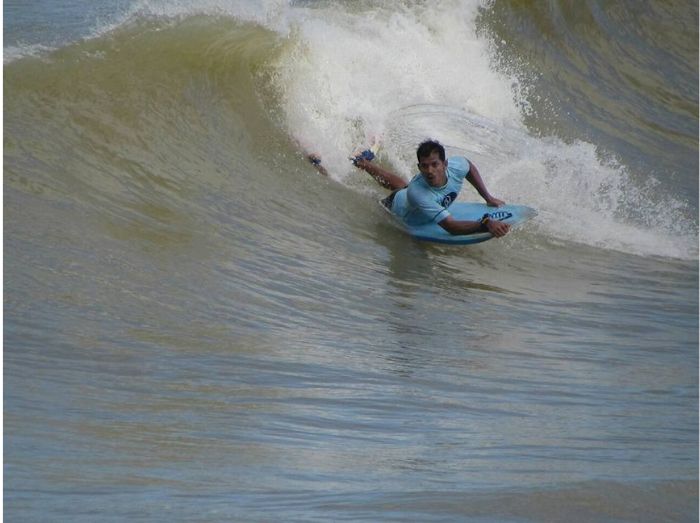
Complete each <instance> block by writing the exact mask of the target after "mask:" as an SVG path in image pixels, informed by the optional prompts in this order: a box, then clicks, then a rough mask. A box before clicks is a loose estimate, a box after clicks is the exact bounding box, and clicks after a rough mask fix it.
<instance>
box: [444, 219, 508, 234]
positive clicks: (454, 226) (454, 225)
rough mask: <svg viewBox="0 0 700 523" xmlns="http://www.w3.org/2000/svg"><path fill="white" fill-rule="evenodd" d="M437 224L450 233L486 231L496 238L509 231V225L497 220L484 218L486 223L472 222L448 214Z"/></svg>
mask: <svg viewBox="0 0 700 523" xmlns="http://www.w3.org/2000/svg"><path fill="white" fill-rule="evenodd" d="M438 225H439V226H440V227H442V228H443V229H445V230H446V231H447V232H449V233H450V234H472V233H475V232H485V231H488V232H490V233H491V234H493V235H494V236H495V237H496V238H500V237H501V236H505V235H506V234H507V233H508V231H510V225H508V224H507V223H503V222H499V221H498V220H490V219H489V220H486V223H485V224H484V223H482V222H481V221H478V222H472V221H470V220H456V219H454V218H453V217H452V216H448V217H447V218H445V219H444V220H442V221H441V222H438Z"/></svg>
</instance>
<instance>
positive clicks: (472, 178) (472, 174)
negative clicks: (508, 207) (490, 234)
mask: <svg viewBox="0 0 700 523" xmlns="http://www.w3.org/2000/svg"><path fill="white" fill-rule="evenodd" d="M467 180H469V183H471V184H472V185H473V186H474V188H475V189H476V191H477V192H478V193H479V194H480V195H481V197H482V198H483V199H484V200H486V204H487V205H490V206H491V207H500V206H501V205H504V204H505V203H506V202H504V201H503V200H499V199H498V198H494V197H493V196H491V194H490V193H489V191H488V190H487V189H486V185H485V184H484V180H482V179H481V175H480V174H479V169H477V168H476V165H474V164H473V163H472V162H471V161H470V162H469V173H468V174H467ZM494 236H495V234H494Z"/></svg>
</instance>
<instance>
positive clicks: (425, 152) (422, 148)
mask: <svg viewBox="0 0 700 523" xmlns="http://www.w3.org/2000/svg"><path fill="white" fill-rule="evenodd" d="M435 151H437V153H438V154H439V155H440V160H442V161H443V162H444V161H445V148H444V147H443V146H442V145H441V144H440V142H438V141H437V140H426V141H425V142H423V143H421V144H420V145H419V146H418V150H417V151H416V156H417V157H418V161H419V162H420V159H421V158H427V157H428V156H430V155H431V154H433V153H434V152H435Z"/></svg>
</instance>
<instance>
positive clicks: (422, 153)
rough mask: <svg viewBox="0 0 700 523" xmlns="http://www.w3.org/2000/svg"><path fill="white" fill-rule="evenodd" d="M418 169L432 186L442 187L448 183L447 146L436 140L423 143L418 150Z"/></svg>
mask: <svg viewBox="0 0 700 523" xmlns="http://www.w3.org/2000/svg"><path fill="white" fill-rule="evenodd" d="M416 156H417V157H418V169H419V170H420V173H421V175H422V176H423V179H425V181H426V182H428V185H430V186H432V187H442V186H443V185H445V184H446V183H447V174H446V173H445V171H446V170H447V160H445V148H444V147H443V146H442V145H441V144H440V143H439V142H437V141H435V140H428V141H426V142H423V143H421V144H420V145H419V146H418V150H417V151H416Z"/></svg>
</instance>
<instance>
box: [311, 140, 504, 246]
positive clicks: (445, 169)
mask: <svg viewBox="0 0 700 523" xmlns="http://www.w3.org/2000/svg"><path fill="white" fill-rule="evenodd" d="M416 156H417V157H418V170H419V171H420V173H419V174H417V175H416V176H414V177H413V179H412V180H411V181H410V182H409V183H406V181H405V180H404V179H403V178H401V177H400V176H398V175H397V174H394V173H392V172H391V171H388V170H386V169H384V168H382V167H380V166H378V165H376V164H374V163H372V159H373V158H374V152H373V151H371V150H368V151H364V152H363V153H362V154H359V155H357V156H356V157H354V158H352V162H353V164H354V165H355V166H356V167H357V168H359V169H362V170H363V171H365V172H367V173H368V174H369V175H370V176H371V177H372V178H374V179H375V180H376V181H377V182H378V183H379V184H380V185H381V186H382V187H385V188H387V189H389V190H391V191H392V192H391V194H390V195H389V196H388V197H387V198H385V199H383V200H382V204H383V205H384V206H385V207H386V208H387V209H389V210H390V211H391V212H392V213H393V214H395V215H397V216H398V217H399V218H401V219H402V220H403V221H404V222H405V223H406V224H408V225H422V224H425V223H431V222H436V223H437V224H438V225H440V227H442V228H443V229H445V230H446V231H447V232H448V233H450V234H452V235H462V234H471V233H475V232H486V231H488V232H490V233H491V234H493V236H495V237H497V238H500V237H501V236H504V235H505V234H507V233H508V231H509V230H510V225H508V224H506V223H503V222H501V221H498V220H492V219H490V217H489V215H488V214H485V215H484V216H483V217H482V218H481V219H480V220H478V221H470V220H457V219H455V218H454V217H452V216H451V215H450V211H449V206H450V204H451V203H452V202H454V201H455V200H456V199H457V196H458V195H459V192H460V191H461V189H462V183H463V182H464V180H465V179H467V180H468V181H469V183H471V184H472V185H473V186H474V188H475V189H476V190H477V192H478V193H479V194H480V195H481V197H482V198H483V199H484V200H485V201H486V204H487V205H489V206H491V207H499V206H501V205H504V203H505V202H503V201H502V200H500V199H498V198H494V197H493V196H491V194H490V193H489V192H488V190H487V189H486V185H485V184H484V181H483V180H482V178H481V175H480V174H479V170H478V169H477V168H476V165H474V164H473V163H472V162H470V161H469V160H468V159H466V158H464V157H461V156H457V157H453V158H449V159H447V158H445V148H444V147H443V146H442V145H441V144H440V143H439V142H437V141H435V140H428V141H425V142H423V143H421V144H420V145H419V146H418V149H417V150H416ZM307 158H308V159H309V161H311V163H313V164H314V165H315V166H316V168H317V169H319V170H320V168H322V167H321V165H320V163H321V162H320V157H318V155H315V154H311V155H308V156H307ZM321 172H322V174H326V173H325V172H323V171H321Z"/></svg>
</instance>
